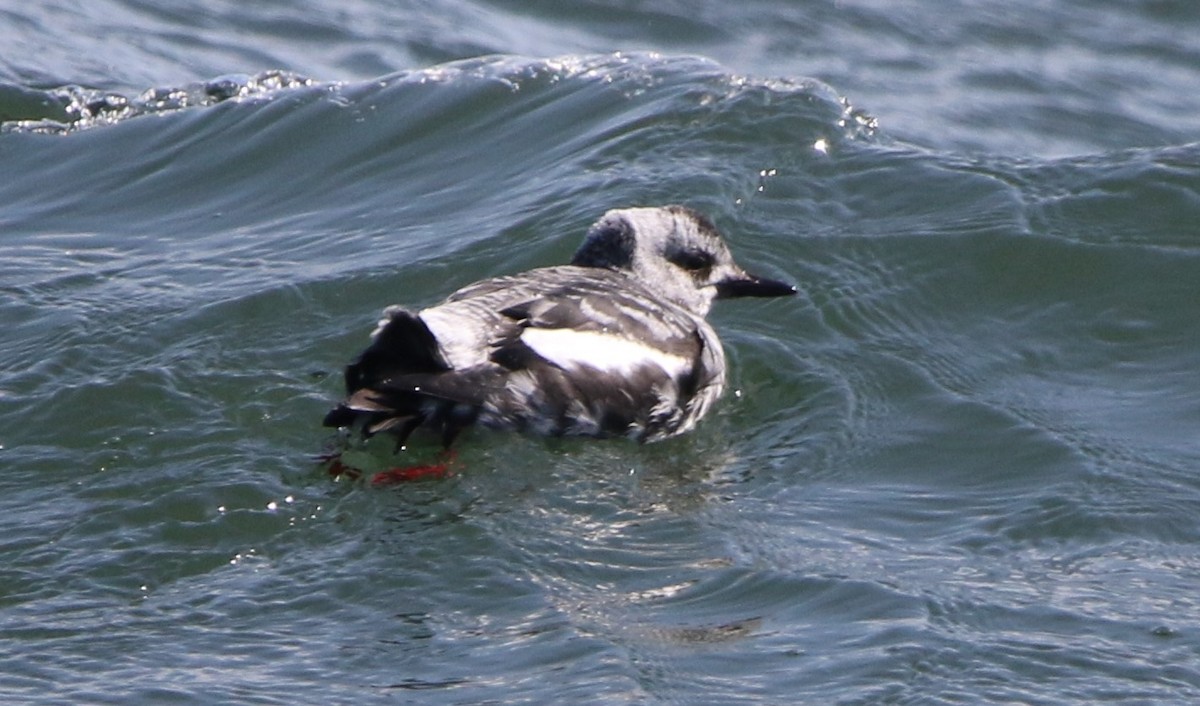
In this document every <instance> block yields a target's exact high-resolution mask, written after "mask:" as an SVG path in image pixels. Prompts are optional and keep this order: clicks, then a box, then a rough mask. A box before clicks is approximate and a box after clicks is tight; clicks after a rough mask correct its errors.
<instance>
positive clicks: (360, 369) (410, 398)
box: [322, 307, 450, 442]
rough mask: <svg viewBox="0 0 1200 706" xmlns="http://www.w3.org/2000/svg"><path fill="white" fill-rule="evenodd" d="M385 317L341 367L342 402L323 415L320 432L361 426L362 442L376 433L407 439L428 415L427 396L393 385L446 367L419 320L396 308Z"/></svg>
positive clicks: (434, 374) (439, 352)
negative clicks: (367, 341)
mask: <svg viewBox="0 0 1200 706" xmlns="http://www.w3.org/2000/svg"><path fill="white" fill-rule="evenodd" d="M386 316H387V318H385V319H384V320H383V321H382V322H380V326H379V329H378V330H377V331H376V332H375V334H374V336H373V337H372V340H371V345H370V346H368V347H367V349H366V350H365V351H363V352H362V355H360V356H359V357H358V359H357V360H355V361H354V362H353V363H351V364H350V365H348V366H347V367H346V399H344V400H342V402H341V403H340V404H338V405H337V406H336V407H334V408H333V409H332V410H330V411H329V413H328V414H326V415H325V420H324V421H323V422H322V423H323V424H324V426H327V427H351V426H357V425H359V424H361V429H362V433H363V435H364V436H371V435H373V434H377V433H379V432H381V431H391V432H393V433H397V434H400V433H402V434H403V436H408V433H410V432H411V431H412V430H413V429H414V428H415V427H417V426H418V425H420V424H421V422H423V421H424V419H425V417H426V416H427V415H428V414H429V407H430V405H429V404H428V402H429V399H430V398H429V396H428V395H423V394H420V393H418V392H417V391H416V390H414V389H413V387H414V386H413V385H411V384H408V385H400V386H398V385H397V383H398V382H399V381H401V380H405V381H412V380H413V379H420V378H424V377H427V376H436V375H438V374H439V373H443V372H446V371H447V370H449V369H450V366H449V365H448V364H447V363H446V361H445V359H444V358H443V357H442V353H441V350H440V349H439V348H438V342H437V338H435V337H434V335H433V332H432V331H430V330H429V327H428V326H426V325H425V322H424V321H422V320H421V319H420V317H418V316H417V315H416V314H413V313H412V312H410V311H407V310H405V309H401V308H399V307H392V308H391V309H388V311H387V312H386ZM404 388H408V389H404ZM418 389H419V387H418ZM401 442H402V441H401Z"/></svg>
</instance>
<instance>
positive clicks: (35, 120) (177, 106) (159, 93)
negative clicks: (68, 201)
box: [0, 71, 315, 135]
mask: <svg viewBox="0 0 1200 706" xmlns="http://www.w3.org/2000/svg"><path fill="white" fill-rule="evenodd" d="M314 83H315V82H314V81H313V80H312V79H309V78H306V77H304V76H300V75H298V74H294V73H290V72H287V71H266V72H263V73H259V74H255V75H253V76H249V75H244V74H229V75H226V76H220V77H217V78H214V79H212V80H209V81H203V82H197V83H190V84H187V85H185V86H182V87H178V88H151V89H149V90H146V91H144V92H143V93H141V94H140V95H138V96H135V97H132V98H131V97H129V96H126V95H123V94H120V93H116V92H111V91H100V90H96V89H92V88H84V87H82V86H62V87H60V88H54V89H50V90H48V91H43V92H31V91H23V92H21V95H20V96H19V98H20V99H23V100H20V101H17V102H20V103H24V105H19V106H18V107H17V108H15V109H14V108H13V107H9V105H8V104H11V103H13V102H14V101H13V100H11V99H10V100H6V101H4V102H5V103H6V108H7V110H5V111H3V112H0V117H8V118H9V119H7V120H6V121H5V122H3V123H0V133H11V132H25V133H36V134H46V135H63V134H68V133H73V132H78V131H80V130H87V129H89V128H93V127H97V126H101V125H112V124H115V123H119V122H122V121H124V120H128V119H129V118H135V117H138V116H142V115H149V114H157V113H168V112H172V111H176V110H183V109H186V108H193V107H204V106H211V105H215V104H217V103H221V102H223V101H227V100H242V99H248V98H256V97H262V96H268V95H271V94H274V93H276V92H278V91H282V90H288V89H293V88H299V87H303V86H311V85H314ZM21 108H25V109H26V110H24V111H22V110H21ZM13 112H16V113H25V114H24V115H20V116H14V117H16V119H13V118H12V117H10V116H6V115H4V113H13ZM30 113H33V114H32V115H30Z"/></svg>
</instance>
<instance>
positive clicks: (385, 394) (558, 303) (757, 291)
mask: <svg viewBox="0 0 1200 706" xmlns="http://www.w3.org/2000/svg"><path fill="white" fill-rule="evenodd" d="M795 293H796V288H795V287H793V286H792V285H790V284H786V283H784V282H779V281H775V280H771V279H765V278H761V277H755V276H753V275H750V274H748V273H747V272H746V271H745V270H743V269H742V268H741V267H739V266H738V265H737V264H736V263H735V262H734V260H733V256H732V255H731V254H730V252H729V248H728V247H727V246H726V245H725V243H724V241H723V239H722V237H721V235H720V233H719V232H718V231H717V228H716V226H715V225H714V224H713V222H712V221H711V220H710V219H709V218H708V217H706V216H705V215H703V214H701V213H699V212H698V211H695V210H693V209H690V208H687V207H684V206H678V205H673V206H662V207H652V208H625V209H617V210H611V211H609V212H607V213H605V214H604V216H603V217H602V218H600V220H599V221H597V222H596V223H595V224H594V225H593V226H592V227H591V228H590V229H589V230H588V232H587V235H586V237H585V238H584V241H583V244H582V245H581V246H580V247H579V250H578V251H577V252H576V253H575V256H574V257H573V258H572V259H571V263H570V264H569V265H560V266H554V267H544V268H539V269H534V270H530V271H528V272H523V273H521V274H516V275H508V276H502V277H496V278H493V279H486V280H482V281H480V282H476V283H474V284H470V285H467V286H466V287H463V288H462V289H460V290H458V291H456V292H454V293H453V294H451V295H450V296H449V297H448V298H447V299H446V300H445V301H444V302H442V303H441V304H438V305H436V306H433V307H430V308H428V309H424V310H421V311H419V312H416V313H414V312H412V311H410V310H409V309H406V308H404V307H401V306H392V307H389V308H388V309H386V310H385V311H384V315H383V319H382V320H381V321H380V322H379V325H378V327H377V328H376V329H375V331H374V333H372V335H371V343H370V345H369V347H367V349H366V350H365V351H363V353H362V354H361V355H360V356H359V357H358V359H357V360H355V361H354V362H353V363H351V364H350V365H349V366H347V368H346V372H345V381H346V394H347V396H346V398H345V399H344V400H343V401H342V402H341V403H340V404H338V405H337V406H336V407H335V408H334V409H332V410H331V411H330V412H329V413H328V414H327V415H326V417H325V421H324V424H325V426H329V427H350V426H352V427H356V428H358V429H360V430H361V432H362V434H363V435H364V436H371V435H374V434H378V433H380V432H390V433H392V434H394V435H395V436H396V437H397V444H396V445H397V449H398V448H400V447H401V445H402V444H403V443H404V442H405V440H406V439H407V438H408V436H409V434H411V433H412V432H413V431H414V430H415V429H416V428H418V427H428V428H431V429H433V430H434V431H436V432H439V433H440V434H441V441H442V444H443V446H444V447H445V448H446V449H449V448H450V445H451V444H452V443H453V442H454V440H455V437H456V436H457V435H458V434H459V432H460V431H462V430H463V429H465V428H467V427H468V426H471V425H473V424H479V425H482V426H484V427H489V428H492V429H500V430H516V431H523V432H532V433H536V434H542V435H549V436H584V437H598V438H604V437H626V438H630V439H634V440H636V441H639V442H652V441H658V440H661V439H666V438H669V437H672V436H676V435H678V434H682V433H684V432H687V431H688V430H690V429H692V428H693V427H694V426H695V425H696V422H697V421H699V420H700V418H701V417H703V416H704V414H705V413H706V412H707V411H708V410H709V408H710V407H711V406H712V404H713V402H714V401H715V400H716V399H717V398H718V397H720V395H721V393H722V391H723V390H724V387H725V353H724V351H723V350H722V348H721V342H720V340H719V339H718V338H717V334H716V332H715V331H714V330H713V328H712V326H710V325H709V324H708V322H707V321H706V320H705V316H706V315H707V314H708V312H709V309H710V308H711V306H712V303H713V301H714V300H716V299H727V298H734V297H777V296H786V295H790V294H795Z"/></svg>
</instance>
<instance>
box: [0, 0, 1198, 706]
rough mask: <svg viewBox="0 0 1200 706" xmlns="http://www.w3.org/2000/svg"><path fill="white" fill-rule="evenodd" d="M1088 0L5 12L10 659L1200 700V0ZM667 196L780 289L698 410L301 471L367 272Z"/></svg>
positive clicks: (536, 692) (97, 682) (707, 692)
mask: <svg viewBox="0 0 1200 706" xmlns="http://www.w3.org/2000/svg"><path fill="white" fill-rule="evenodd" d="M1098 5H1099V9H1098V10H1097V11H1096V13H1093V14H1088V13H1085V12H1084V10H1088V9H1089V8H1091V9H1094V8H1092V4H1088V3H1081V2H1066V1H1062V2H1056V3H1052V4H1051V6H1050V7H1051V8H1052V9H1049V10H1043V9H1039V10H1038V12H1045V14H1044V15H1042V16H1041V17H1040V19H1041V20H1044V21H1042V22H1041V23H1038V22H1031V21H1029V13H1032V12H1033V10H1032V9H1030V8H1024V10H1025V14H1024V15H1023V14H1022V12H1021V11H1022V8H1021V7H1017V6H1013V8H1015V9H1011V11H1000V10H994V9H988V8H987V7H982V6H981V7H975V6H973V5H972V4H971V3H959V4H956V5H955V6H954V7H955V8H956V11H957V12H959V13H960V14H958V15H954V16H947V17H946V18H945V21H944V22H941V23H940V24H937V23H934V22H933V21H934V20H937V19H939V17H940V15H939V13H941V12H942V9H941V8H942V7H943V6H942V5H935V4H933V3H909V4H905V5H903V6H892V5H890V4H884V3H880V4H878V6H877V7H876V6H874V5H872V4H870V3H865V4H863V3H860V4H858V5H853V4H850V3H844V4H841V5H833V4H821V5H818V4H811V5H803V6H801V5H797V6H795V7H792V6H790V5H786V4H759V3H749V4H746V5H745V6H744V7H734V6H725V5H713V6H711V7H709V6H706V5H698V6H696V8H690V9H689V8H687V7H684V6H682V5H680V6H678V7H676V6H672V5H666V6H664V8H663V9H661V10H655V11H651V10H649V9H646V8H640V9H639V8H633V9H630V8H626V9H623V10H622V9H616V8H613V7H609V6H608V5H606V4H602V3H584V4H580V5H579V6H578V7H577V8H575V9H573V10H571V11H568V10H564V9H561V8H560V7H559V6H557V5H553V4H549V3H527V4H524V5H521V6H519V7H516V6H514V7H509V6H503V5H501V4H489V3H481V2H478V3H477V2H471V3H468V2H460V3H451V4H448V5H446V7H444V8H440V9H437V10H434V9H430V8H420V7H416V6H413V7H407V6H397V7H391V6H388V5H385V4H383V3H370V2H360V3H351V4H348V5H344V6H342V9H341V10H336V9H334V6H332V5H330V6H329V7H328V8H326V7H325V6H323V5H319V4H316V3H313V4H312V6H311V7H308V8H307V9H308V10H309V11H310V12H307V13H295V12H291V13H285V12H284V10H282V9H279V10H271V9H266V6H264V7H258V8H238V7H235V6H226V5H224V4H219V3H210V4H203V3H194V4H192V5H181V6H179V7H176V8H174V9H171V10H168V9H164V8H165V6H163V7H158V6H156V5H155V4H154V3H135V2H122V3H116V2H113V3H102V4H99V5H95V6H88V7H87V8H74V9H72V8H68V7H67V6H65V5H64V6H62V7H59V6H58V5H56V4H50V5H47V6H45V7H42V8H37V9H22V10H17V9H13V10H4V11H3V13H4V16H5V17H6V18H7V20H8V28H7V29H5V30H3V32H0V34H3V36H4V38H6V39H8V40H9V46H10V47H12V48H11V49H10V50H8V53H7V54H5V55H4V56H3V59H4V62H3V63H0V69H3V70H2V71H0V116H2V117H3V118H4V119H5V120H7V122H5V123H4V126H3V130H2V131H0V165H2V167H3V170H4V174H5V175H6V176H5V177H4V178H3V179H0V254H2V257H0V331H3V334H2V335H0V497H2V498H3V499H2V500H0V558H2V561H0V695H2V696H3V697H4V699H3V700H4V701H6V702H12V703H98V702H99V703H132V702H147V703H161V702H182V703H214V702H231V703H289V704H290V703H321V704H327V703H373V702H381V703H390V702H397V703H421V704H425V703H444V704H475V703H505V704H508V703H604V704H611V703H638V704H641V703H647V704H648V703H697V704H731V703H764V704H785V703H787V704H791V703H806V704H831V703H842V704H875V703H892V704H950V703H1019V704H1064V703H1077V704H1094V703H1100V702H1113V703H1122V704H1134V703H1136V704H1151V703H1153V704H1158V703H1181V704H1186V703H1192V702H1195V701H1196V700H1197V699H1200V599H1198V598H1197V596H1200V377H1198V374H1197V371H1198V370H1200V313H1198V312H1200V308H1198V304H1200V226H1198V225H1197V224H1198V223H1200V143H1197V142H1196V139H1197V137H1196V135H1197V127H1198V125H1197V121H1196V117H1195V116H1196V115H1197V114H1200V111H1197V110H1195V109H1196V108H1197V107H1200V106H1198V105H1197V101H1198V100H1200V99H1197V98H1196V97H1195V96H1197V95H1200V93H1197V92H1195V91H1194V90H1193V89H1194V88H1195V86H1196V85H1197V81H1200V74H1197V73H1196V70H1195V68H1194V67H1195V64H1194V63H1190V62H1192V60H1193V59H1195V58H1196V52H1195V48H1194V42H1191V41H1190V40H1189V39H1188V38H1189V37H1194V36H1196V30H1198V29H1200V17H1197V15H1196V13H1195V11H1194V10H1193V9H1192V6H1191V5H1189V4H1170V3H1159V4H1145V5H1144V6H1139V7H1140V9H1138V10H1130V9H1125V8H1124V6H1123V5H1119V4H1106V3H1099V4H1098ZM1030 7H1033V6H1032V5H1031V6H1030ZM1038 7H1039V8H1040V7H1041V6H1038ZM932 28H937V31H934V30H933V29H932ZM88 29H90V31H88V32H85V30H88ZM93 35H94V38H89V37H93ZM72 42H83V44H84V48H86V49H88V50H89V51H90V52H91V53H90V54H89V53H88V52H81V51H79V50H78V49H77V48H76V49H72V46H74V45H73V44H72ZM635 48H643V49H655V50H658V51H659V52H661V53H646V52H631V51H629V50H631V49H635ZM35 49H36V51H35ZM610 49H624V50H626V51H625V53H621V54H612V53H610V52H609V51H608V50H610ZM481 54H491V56H488V57H485V58H472V59H466V60H461V61H452V60H454V59H457V58H459V57H466V56H476V55H481ZM699 55H706V56H711V57H714V58H715V59H716V60H719V62H720V63H718V61H714V60H709V59H704V58H699ZM545 57H557V58H545ZM806 66H809V67H810V68H805V67H806ZM268 69H282V70H285V71H292V72H295V73H284V74H268V73H260V72H262V71H265V70H268ZM231 71H232V72H243V73H245V74H249V75H250V76H253V78H251V77H248V76H244V75H232V74H230V75H225V74H229V72H231ZM223 75H224V77H223V78H217V77H221V76H223ZM808 76H817V77H819V78H820V79H821V80H817V79H814V78H807V77H808ZM1100 78H1106V80H1100ZM72 85H74V86H75V87H73V88H62V87H65V86H72ZM80 86H85V87H80ZM151 86H166V88H163V89H160V90H159V91H158V92H157V93H153V94H149V93H148V94H144V95H143V91H145V90H147V89H149V88H150V87H151ZM106 96H107V97H106ZM843 96H848V97H846V98H843ZM892 125H895V126H896V127H895V128H892V127H890V126H892ZM1022 146H1023V147H1024V149H1022ZM668 202H684V203H687V204H689V205H692V206H695V207H697V208H700V209H702V210H704V211H706V212H708V213H709V214H711V215H712V216H713V218H714V219H715V220H716V222H717V223H718V225H719V226H720V227H721V228H722V229H723V230H724V231H725V232H726V234H727V236H728V239H729V241H730V243H731V246H732V248H733V250H734V252H735V254H736V255H737V256H738V259H739V260H740V261H741V262H743V264H745V265H746V266H747V268H748V269H752V270H754V271H756V272H757V271H761V272H763V273H764V274H770V275H773V276H778V277H781V278H786V279H789V280H791V281H795V282H797V283H798V284H799V287H800V290H801V295H800V296H799V297H797V298H795V299H793V300H789V301H755V302H744V301H742V302H722V303H720V304H719V305H718V308H717V309H716V311H715V312H714V314H713V316H712V319H713V320H714V322H715V324H716V326H717V328H718V330H719V331H720V332H721V335H722V339H723V340H724V342H725V346H726V350H727V353H728V356H729V359H730V363H731V367H732V371H731V375H732V382H733V384H732V388H733V389H732V390H731V392H730V393H728V394H727V395H726V397H725V398H724V399H723V400H722V401H721V402H720V403H719V405H718V407H717V409H716V411H715V412H714V413H713V414H711V415H710V416H709V418H708V419H706V421H705V422H704V423H703V424H702V425H701V426H700V427H699V428H698V429H697V430H696V431H695V432H694V433H692V434H691V435H688V436H686V437H684V438H680V439H675V440H672V441H669V442H665V443H662V444H656V445H650V446H645V447H639V446H637V445H633V444H627V443H623V442H614V443H597V442H583V441H552V442H547V441H544V440H538V439H527V438H521V437H512V436H503V435H496V434H491V433H487V432H482V431H480V432H475V433H472V434H470V435H468V436H467V437H466V438H464V439H463V442H462V443H461V446H460V454H461V462H462V464H461V465H462V468H461V470H460V471H459V472H458V473H457V474H456V475H454V476H453V477H451V478H448V479H446V480H442V481H435V482H423V483H413V484H408V485H401V486H396V487H389V488H383V489H380V488H372V487H369V486H366V485H363V484H358V483H354V482H353V481H351V480H349V479H346V478H344V477H343V478H336V479H335V478H331V477H329V475H328V474H327V473H325V472H324V471H323V470H322V469H321V468H320V466H319V464H317V463H316V462H314V461H313V457H314V456H315V455H316V454H319V453H321V452H322V450H324V449H325V448H326V447H327V446H328V444H329V443H330V441H331V437H330V435H329V433H328V432H327V430H324V429H322V428H321V427H320V420H321V417H322V416H323V414H324V412H325V411H326V409H327V408H328V407H329V405H330V404H331V403H332V402H333V401H334V400H336V398H337V397H338V396H339V394H340V392H341V390H340V370H341V366H342V365H344V364H345V363H346V362H347V361H348V360H349V359H350V358H351V357H352V356H353V355H354V354H355V353H356V352H357V351H358V350H359V349H360V348H361V347H362V346H363V345H364V343H365V341H366V337H367V334H368V333H369V332H370V330H371V329H372V327H373V326H374V323H375V320H376V318H377V316H378V314H379V312H380V311H381V310H382V309H383V308H384V307H385V306H387V305H389V304H392V303H397V302H402V303H406V304H408V305H411V306H422V305H428V304H432V303H434V302H437V301H439V300H440V299H441V298H442V297H444V296H445V295H446V294H448V293H450V292H451V291H453V290H454V289H456V288H458V287H459V286H462V285H464V284H466V283H469V282H471V281H473V280H476V279H479V278H481V277H486V276H493V275H498V274H504V273H509V272H515V271H519V270H523V269H527V268H530V267H536V266H542V265H547V264H555V263H561V262H564V261H565V260H566V259H568V258H569V257H570V254H571V253H572V252H573V251H574V249H575V247H576V246H577V244H578V242H579V239H580V238H581V236H582V233H583V231H584V230H585V229H586V227H587V226H588V224H590V223H591V222H592V221H593V220H595V219H596V218H597V217H598V216H599V215H600V214H601V213H602V212H603V211H605V210H606V209H608V208H612V207H617V206H625V205H637V204H657V203H668ZM435 448H436V446H434V445H433V444H431V443H430V444H426V445H423V446H422V445H418V447H417V448H415V449H414V450H413V451H412V452H411V453H410V454H409V456H411V457H412V458H413V459H415V460H418V461H419V460H422V459H425V458H427V457H428V456H429V455H430V454H432V452H433V450H434V449H435ZM354 453H355V461H356V462H358V463H361V464H363V465H366V466H369V467H372V466H378V467H384V466H386V465H388V464H391V463H394V462H396V460H394V459H393V458H392V457H391V455H390V448H388V446H387V444H386V443H380V444H378V445H372V446H369V447H367V448H365V449H361V450H357V451H355V452H354ZM409 456H402V457H401V458H400V459H399V461H400V462H408V459H409Z"/></svg>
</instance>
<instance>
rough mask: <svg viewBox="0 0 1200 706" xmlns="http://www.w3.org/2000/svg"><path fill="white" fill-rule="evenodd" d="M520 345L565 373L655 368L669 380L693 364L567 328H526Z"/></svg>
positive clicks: (617, 338) (627, 342)
mask: <svg viewBox="0 0 1200 706" xmlns="http://www.w3.org/2000/svg"><path fill="white" fill-rule="evenodd" d="M521 341H522V342H523V343H524V344H525V345H527V346H529V347H530V348H532V349H533V351H534V352H535V353H537V354H538V355H540V356H541V357H543V358H545V359H546V360H548V361H550V362H551V363H554V364H555V365H557V366H559V367H560V368H563V369H565V370H572V369H577V368H579V367H580V366H587V367H589V368H593V369H595V370H603V371H605V372H613V373H622V374H626V375H628V374H632V373H633V372H634V371H635V370H637V369H638V368H642V367H645V366H647V365H654V366H657V367H659V368H661V369H662V370H664V371H666V373H667V374H668V375H670V376H671V377H678V376H680V375H682V374H684V373H685V372H687V371H688V370H689V369H690V368H691V365H692V361H690V360H688V359H687V358H684V357H683V356H679V355H673V354H671V353H667V352H665V351H661V350H659V349H657V348H654V347H652V346H648V345H646V344H644V343H639V342H637V341H633V340H630V339H628V338H622V337H620V336H613V335H611V334H607V333H601V332H599V331H576V330H575V329H569V328H527V329H525V330H524V331H523V332H521Z"/></svg>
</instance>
